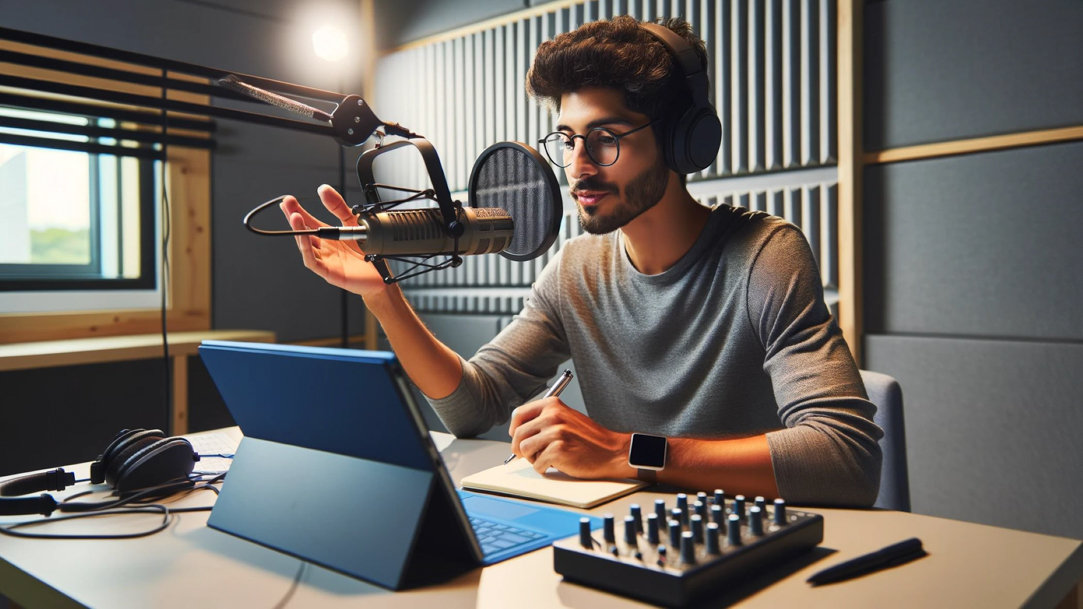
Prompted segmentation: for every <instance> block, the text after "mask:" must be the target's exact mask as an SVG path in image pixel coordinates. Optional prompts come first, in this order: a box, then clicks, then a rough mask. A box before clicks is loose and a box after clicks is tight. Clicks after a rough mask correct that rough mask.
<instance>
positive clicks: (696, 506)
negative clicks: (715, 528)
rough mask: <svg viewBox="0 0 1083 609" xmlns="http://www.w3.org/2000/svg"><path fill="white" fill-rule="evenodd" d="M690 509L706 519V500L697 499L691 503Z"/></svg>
mask: <svg viewBox="0 0 1083 609" xmlns="http://www.w3.org/2000/svg"><path fill="white" fill-rule="evenodd" d="M692 511H693V512H695V513H696V514H699V517H700V518H703V519H704V520H706V519H707V502H705V501H697V502H695V503H693V504H692Z"/></svg>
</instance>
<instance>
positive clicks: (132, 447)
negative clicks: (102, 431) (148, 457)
mask: <svg viewBox="0 0 1083 609" xmlns="http://www.w3.org/2000/svg"><path fill="white" fill-rule="evenodd" d="M161 439H162V437H161V436H159V435H139V436H133V437H132V438H131V440H129V441H128V442H126V443H124V444H123V445H122V446H120V447H118V450H117V451H116V452H115V453H114V454H113V456H112V457H110V459H109V462H108V463H107V464H106V467H105V483H106V484H108V485H109V486H113V487H115V486H116V485H117V476H118V474H120V470H121V468H123V467H124V464H125V463H127V462H128V459H129V458H130V457H131V456H132V455H134V454H135V453H137V452H139V451H141V450H143V449H144V448H146V447H148V446H150V445H152V444H154V443H155V442H158V441H160V440H161Z"/></svg>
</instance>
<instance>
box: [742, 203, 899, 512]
mask: <svg viewBox="0 0 1083 609" xmlns="http://www.w3.org/2000/svg"><path fill="white" fill-rule="evenodd" d="M747 299H748V303H747V304H748V311H749V322H750V323H751V324H752V327H753V331H754V332H755V333H756V334H757V335H758V336H759V337H760V341H761V343H762V345H763V348H764V351H765V354H764V370H765V371H766V372H767V374H768V376H769V377H770V378H771V385H772V388H773V390H774V393H775V401H776V403H777V404H778V414H779V418H780V419H781V421H782V423H783V424H784V425H785V429H781V430H778V431H773V432H769V433H768V434H767V442H768V446H769V448H770V451H771V462H772V465H773V466H774V470H775V481H776V483H777V485H778V489H779V492H780V493H781V494H782V496H783V498H785V499H786V500H787V501H789V502H792V503H800V504H833V505H840V504H841V505H855V506H868V505H872V503H873V502H874V501H875V500H876V495H877V493H878V491H879V484H880V464H881V458H882V457H881V452H880V446H879V444H878V440H879V439H880V437H881V436H882V435H883V432H882V431H881V430H880V428H879V427H878V426H877V425H876V424H875V423H874V422H873V420H872V417H873V413H874V412H875V410H876V406H874V405H873V404H872V403H871V402H869V401H868V399H867V395H866V393H865V387H864V384H863V383H862V382H861V376H860V373H859V371H858V369H857V365H856V364H855V362H854V359H853V356H852V355H851V354H850V350H849V349H848V347H847V345H846V341H845V340H844V338H843V336H842V332H841V331H840V330H839V327H838V325H837V323H836V322H835V320H834V318H833V317H832V316H831V314H830V312H829V311H828V309H827V305H826V304H825V303H824V298H823V288H822V282H821V279H820V274H819V272H818V270H817V267H816V263H815V260H814V259H813V256H812V251H811V249H810V248H809V246H808V243H807V241H806V240H805V238H804V235H802V234H801V233H800V231H799V230H798V229H797V228H796V227H794V226H793V225H789V224H787V225H782V226H780V227H779V228H777V229H776V230H775V231H773V232H772V233H771V235H770V236H769V238H768V239H767V241H766V242H765V243H764V244H763V246H762V248H761V249H760V251H759V253H758V254H757V256H756V257H755V259H754V260H753V263H752V265H751V267H750V270H749V277H748V283H747Z"/></svg>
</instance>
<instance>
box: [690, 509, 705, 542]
mask: <svg viewBox="0 0 1083 609" xmlns="http://www.w3.org/2000/svg"><path fill="white" fill-rule="evenodd" d="M689 524H690V525H691V527H692V528H691V530H692V536H693V537H695V539H696V541H699V540H701V539H703V517H702V516H700V515H699V514H692V517H691V518H690V519H689Z"/></svg>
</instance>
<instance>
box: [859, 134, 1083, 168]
mask: <svg viewBox="0 0 1083 609" xmlns="http://www.w3.org/2000/svg"><path fill="white" fill-rule="evenodd" d="M1078 140H1083V126H1075V127H1060V128H1057V129H1042V130H1039V131H1024V132H1021V133H1008V134H1004V135H991V136H988V137H976V138H971V139H967V140H955V141H951V142H937V143H933V144H918V145H915V146H903V147H900V148H889V149H887V150H876V151H873V152H866V153H865V154H864V159H863V160H864V163H865V164H866V165H875V164H878V163H897V162H900V161H913V160H918V159H931V158H937V157H943V156H952V155H956V154H971V153H975V152H989V151H993V150H1003V149H1005V148H1018V147H1020V146H1040V145H1043V144H1056V143H1060V142H1071V141H1078Z"/></svg>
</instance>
